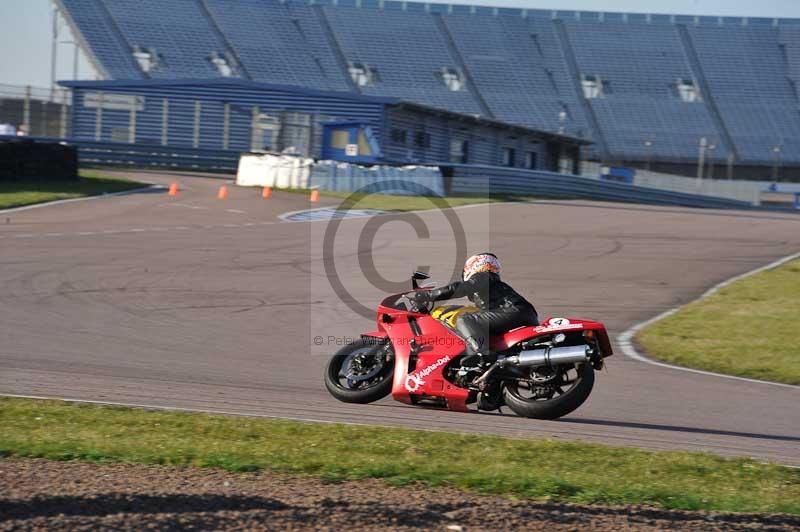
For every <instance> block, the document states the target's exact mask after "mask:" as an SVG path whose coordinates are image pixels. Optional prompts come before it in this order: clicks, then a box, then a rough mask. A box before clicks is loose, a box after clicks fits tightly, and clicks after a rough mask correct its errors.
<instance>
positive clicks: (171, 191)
mask: <svg viewBox="0 0 800 532" xmlns="http://www.w3.org/2000/svg"><path fill="white" fill-rule="evenodd" d="M169 195H170V196H177V195H178V183H172V184H171V185H170V186H169Z"/></svg>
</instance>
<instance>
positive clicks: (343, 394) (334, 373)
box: [325, 339, 394, 404]
mask: <svg viewBox="0 0 800 532" xmlns="http://www.w3.org/2000/svg"><path fill="white" fill-rule="evenodd" d="M358 356H360V357H362V359H365V358H366V357H379V358H378V359H375V362H376V363H380V364H381V366H380V369H379V371H378V373H377V374H376V375H375V376H374V377H372V378H370V379H369V380H364V381H359V382H354V383H353V382H351V381H350V380H348V379H347V378H346V373H345V372H347V371H348V370H349V367H345V365H349V364H352V363H353V360H354V357H358ZM393 378H394V352H393V350H392V346H391V344H388V345H382V344H381V345H376V344H375V342H374V339H373V340H365V339H361V340H358V341H356V342H353V343H352V344H350V345H346V346H344V347H343V348H342V349H340V350H339V351H337V352H336V354H335V355H333V356H332V357H331V359H330V360H329V361H328V364H327V365H326V366H325V388H327V389H328V392H330V394H331V395H332V396H334V397H335V398H336V399H338V400H339V401H342V402H344V403H358V404H366V403H372V402H374V401H377V400H379V399H383V398H384V397H386V396H387V395H389V394H390V393H391V391H392V380H393ZM342 380H344V383H343V382H342ZM362 383H363V384H362ZM352 384H355V386H353V385H352Z"/></svg>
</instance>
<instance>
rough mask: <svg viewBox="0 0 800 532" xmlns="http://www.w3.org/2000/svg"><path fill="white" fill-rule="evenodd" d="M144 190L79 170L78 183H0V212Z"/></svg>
mask: <svg viewBox="0 0 800 532" xmlns="http://www.w3.org/2000/svg"><path fill="white" fill-rule="evenodd" d="M142 186H144V185H143V184H142V183H137V182H136V181H129V180H127V179H119V178H111V177H105V176H103V175H102V174H98V173H95V172H89V171H84V170H81V172H80V177H79V179H78V180H77V181H48V180H45V179H32V180H28V181H0V209H9V208H12V207H23V206H25V205H33V204H34V203H44V202H47V201H55V200H63V199H72V198H82V197H85V196H97V195H100V194H110V193H112V192H123V191H125V190H131V189H134V188H139V187H142Z"/></svg>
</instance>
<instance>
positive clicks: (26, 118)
mask: <svg viewBox="0 0 800 532" xmlns="http://www.w3.org/2000/svg"><path fill="white" fill-rule="evenodd" d="M22 129H23V131H24V132H25V134H26V135H30V134H31V86H30V85H28V86H27V87H25V100H24V101H23V102H22Z"/></svg>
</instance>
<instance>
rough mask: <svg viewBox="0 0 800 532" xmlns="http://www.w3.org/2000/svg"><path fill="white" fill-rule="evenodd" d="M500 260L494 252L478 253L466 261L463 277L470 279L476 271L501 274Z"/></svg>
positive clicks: (466, 279)
mask: <svg viewBox="0 0 800 532" xmlns="http://www.w3.org/2000/svg"><path fill="white" fill-rule="evenodd" d="M500 270H501V267H500V260H498V258H497V256H496V255H495V254H494V253H478V254H477V255H473V256H471V257H470V258H468V259H467V262H465V263H464V275H463V279H464V280H465V281H469V280H470V278H471V277H472V276H473V275H475V274H476V273H481V272H492V273H496V274H497V275H500Z"/></svg>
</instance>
